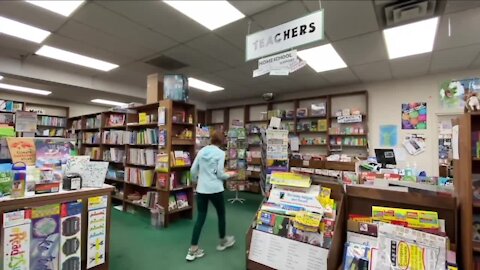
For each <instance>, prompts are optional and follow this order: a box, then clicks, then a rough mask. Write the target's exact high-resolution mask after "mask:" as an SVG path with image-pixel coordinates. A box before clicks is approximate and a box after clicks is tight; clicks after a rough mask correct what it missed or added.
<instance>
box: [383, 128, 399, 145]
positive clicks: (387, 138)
mask: <svg viewBox="0 0 480 270" xmlns="http://www.w3.org/2000/svg"><path fill="white" fill-rule="evenodd" d="M397 143H398V132H397V125H380V146H383V147H395V146H396V145H397Z"/></svg>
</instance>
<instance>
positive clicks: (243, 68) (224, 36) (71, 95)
mask: <svg viewBox="0 0 480 270" xmlns="http://www.w3.org/2000/svg"><path fill="white" fill-rule="evenodd" d="M230 3H231V4H232V5H234V6H235V7H236V8H238V9H239V10H240V11H241V12H242V13H243V14H245V15H246V16H247V17H246V18H244V19H241V20H239V21H236V22H234V23H231V24H228V25H226V26H224V27H221V28H219V29H216V30H214V31H209V30H208V29H206V28H205V27H203V26H201V25H200V24H198V23H196V22H195V21H193V20H191V19H189V18H188V17H186V16H184V15H183V14H180V13H179V12H178V11H176V10H174V9H173V8H171V7H170V6H168V5H166V4H164V3H163V2H161V1H87V2H86V3H85V4H84V5H83V6H81V7H80V8H79V9H78V10H76V11H75V12H74V13H73V14H72V15H71V16H70V17H68V18H66V17H62V16H59V15H56V14H53V13H51V12H49V11H47V10H43V9H41V8H38V7H36V6H33V5H29V4H27V3H25V2H23V1H1V2H0V15H3V16H6V17H8V18H11V19H15V20H18V21H21V22H24V23H27V24H30V25H34V26H36V27H39V28H42V29H45V30H48V31H51V32H52V35H50V36H49V37H48V38H47V39H46V40H45V41H44V42H43V44H45V45H50V46H55V47H58V48H62V49H65V50H71V51H74V52H77V53H81V54H84V55H88V56H91V57H96V58H99V59H102V60H105V61H109V62H112V63H115V64H118V65H120V67H119V68H117V69H115V70H112V71H110V72H101V71H95V70H90V69H86V68H82V67H77V66H73V65H71V64H68V63H62V62H58V61H53V60H48V59H45V58H43V57H40V56H36V55H34V54H33V53H34V52H35V51H36V50H37V49H38V48H40V47H41V44H34V43H31V42H28V41H24V40H19V39H16V38H13V37H10V36H6V35H0V57H9V58H15V59H22V65H29V64H31V65H35V66H40V67H43V68H44V69H45V70H49V72H55V71H58V72H63V73H65V72H69V73H71V74H74V75H75V76H77V77H78V76H82V77H83V78H85V80H102V82H104V83H103V84H102V85H104V86H105V87H103V89H97V88H95V87H91V88H88V87H78V85H77V86H75V85H73V84H72V85H73V86H69V85H68V84H65V82H64V81H62V83H61V84H60V83H59V82H58V81H55V79H53V77H52V78H44V80H43V81H42V82H38V79H37V82H36V83H42V84H44V85H46V87H48V85H50V84H51V86H52V87H51V89H53V92H54V93H53V94H52V98H59V99H66V100H72V101H80V102H88V101H89V99H93V98H105V99H115V100H118V101H124V102H128V101H138V100H141V98H143V97H145V91H146V90H145V89H146V76H147V75H148V74H151V73H155V72H160V73H172V71H167V70H163V69H161V68H158V67H155V66H152V65H149V64H147V63H145V62H146V61H148V60H150V59H152V58H156V57H159V56H161V55H164V56H168V57H171V58H173V59H175V60H177V61H179V62H181V63H184V64H186V65H187V66H186V67H184V68H181V69H178V70H176V71H174V72H175V73H183V74H186V75H188V76H192V77H195V78H198V79H201V80H204V81H207V82H209V83H213V84H216V85H220V86H222V87H224V88H225V91H220V92H215V93H205V92H202V91H198V90H195V89H193V90H191V96H192V98H193V99H196V100H201V101H204V102H205V103H212V104H213V103H217V102H220V101H223V100H234V99H243V98H252V97H259V96H260V94H261V93H264V92H276V93H286V92H295V91H302V90H315V89H318V90H321V89H323V88H328V87H331V86H334V85H340V84H351V83H365V82H371V81H378V80H389V79H397V78H406V77H412V76H421V75H425V74H429V73H437V72H445V71H450V70H460V69H470V68H479V67H480V55H479V54H480V33H479V30H478V25H480V1H468V0H467V1H458V0H449V1H447V3H446V5H445V8H444V11H443V14H442V16H441V19H440V23H439V28H438V32H437V36H436V40H435V45H434V51H433V52H431V53H426V54H421V55H417V56H410V57H405V58H400V59H395V60H389V59H388V55H387V52H386V48H385V43H384V41H383V36H382V33H381V30H382V28H383V26H381V25H380V24H379V23H378V20H377V17H376V16H377V15H376V12H375V3H374V1H367V0H365V1H325V0H323V1H322V7H323V8H324V9H325V34H326V38H327V39H326V40H325V41H322V42H317V43H316V44H313V45H309V46H317V45H321V44H325V43H328V42H330V43H332V45H333V47H334V48H335V49H336V50H337V52H338V53H339V54H340V56H341V57H342V58H343V60H344V61H345V62H346V64H347V65H348V67H347V68H344V69H339V70H335V71H328V72H323V73H316V72H314V71H313V70H312V69H311V68H310V67H308V66H307V67H305V68H303V69H301V70H299V71H297V72H295V73H293V74H291V75H290V76H288V77H278V76H275V77H271V76H268V75H267V76H262V77H258V78H252V76H251V74H252V70H253V69H255V68H256V62H255V61H250V62H245V61H244V55H245V53H244V50H245V35H246V34H247V33H248V32H249V31H250V33H252V32H256V31H259V30H262V29H265V28H269V27H272V26H275V25H278V24H281V23H283V22H286V21H289V20H292V19H295V18H297V17H300V16H303V15H306V14H308V13H310V12H313V11H315V10H318V8H319V1H318V0H314V1H230ZM449 22H450V26H451V35H450V36H449V35H448V24H449ZM2 72H3V73H5V72H6V71H5V70H1V69H0V73H2ZM11 73H14V72H11ZM6 75H8V74H6ZM11 75H14V76H13V77H15V79H17V80H19V79H21V78H20V77H19V76H18V74H11ZM15 75H16V76H15ZM25 75H28V72H27V73H24V76H25ZM27 81H28V80H27ZM108 82H112V83H115V84H122V85H124V86H125V87H124V88H125V89H127V90H125V91H122V92H121V93H120V92H119V91H116V90H115V87H112V86H110V85H109V84H108ZM112 85H113V84H112ZM128 89H131V90H128ZM82 91H83V92H82ZM86 94H88V98H84V97H85V96H87V95H86Z"/></svg>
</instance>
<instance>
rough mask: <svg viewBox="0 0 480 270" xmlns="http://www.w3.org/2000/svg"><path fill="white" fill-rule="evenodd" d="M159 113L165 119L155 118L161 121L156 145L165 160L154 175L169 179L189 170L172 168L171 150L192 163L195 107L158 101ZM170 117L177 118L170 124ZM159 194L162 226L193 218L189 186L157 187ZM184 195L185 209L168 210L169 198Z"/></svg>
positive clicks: (185, 167)
mask: <svg viewBox="0 0 480 270" xmlns="http://www.w3.org/2000/svg"><path fill="white" fill-rule="evenodd" d="M159 108H160V109H159V111H165V115H164V116H165V117H162V116H160V115H159V118H160V119H164V120H165V121H164V122H163V123H159V132H160V133H163V132H165V133H166V135H165V144H164V145H159V151H160V152H163V153H166V154H167V155H168V157H169V158H168V159H169V166H168V171H167V172H162V173H158V176H160V174H162V176H166V177H167V179H169V181H170V179H172V174H176V175H177V176H178V175H179V174H183V173H185V172H188V171H189V170H190V165H180V166H179V165H174V164H173V160H172V155H171V153H172V151H184V152H188V153H189V155H190V162H193V158H194V156H195V138H196V137H195V132H196V129H195V126H196V122H197V121H196V110H195V105H192V104H188V103H182V102H176V101H172V100H161V101H160V104H159ZM179 115H183V117H181V118H183V119H178V118H179ZM174 117H175V118H177V119H176V120H175V122H174V120H173V119H174ZM187 130H188V131H189V132H191V135H192V136H191V138H190V137H189V138H185V137H183V138H182V137H180V136H181V134H182V132H183V131H187ZM158 190H159V192H160V197H159V204H160V206H162V207H163V208H164V209H165V226H169V225H170V224H171V223H172V222H173V221H174V220H176V219H178V218H188V219H192V217H193V207H192V206H193V196H194V190H193V186H191V185H188V186H176V187H173V188H171V186H170V184H168V185H167V187H165V188H159V189H158ZM179 193H184V194H186V196H187V200H188V207H183V208H177V209H169V201H170V198H171V197H172V196H176V195H177V194H179Z"/></svg>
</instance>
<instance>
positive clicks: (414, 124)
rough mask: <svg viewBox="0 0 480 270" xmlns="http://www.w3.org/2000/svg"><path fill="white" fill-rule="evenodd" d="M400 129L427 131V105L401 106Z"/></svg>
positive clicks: (417, 103)
mask: <svg viewBox="0 0 480 270" xmlns="http://www.w3.org/2000/svg"><path fill="white" fill-rule="evenodd" d="M402 129H427V103H426V102H412V103H404V104H402Z"/></svg>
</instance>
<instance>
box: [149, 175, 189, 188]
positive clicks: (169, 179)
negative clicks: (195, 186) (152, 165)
mask: <svg viewBox="0 0 480 270" xmlns="http://www.w3.org/2000/svg"><path fill="white" fill-rule="evenodd" d="M191 184H192V175H191V174H190V171H183V172H172V173H171V174H170V175H169V174H168V173H158V174H157V188H160V189H167V188H168V189H169V190H173V189H176V188H181V187H188V186H190V185H191Z"/></svg>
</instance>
